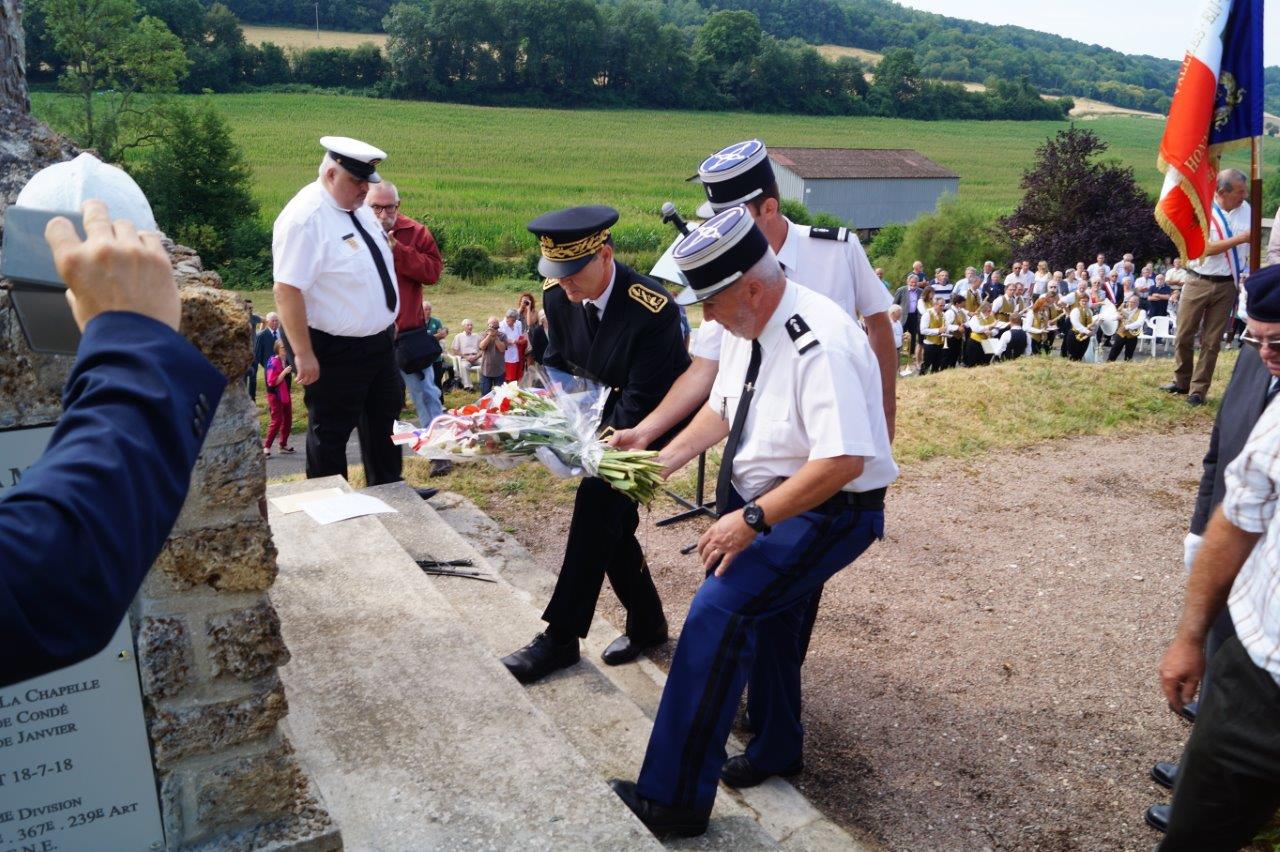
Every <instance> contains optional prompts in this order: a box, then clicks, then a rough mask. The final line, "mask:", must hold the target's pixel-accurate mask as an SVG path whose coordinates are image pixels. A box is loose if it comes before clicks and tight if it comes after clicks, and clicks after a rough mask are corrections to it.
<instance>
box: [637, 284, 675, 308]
mask: <svg viewBox="0 0 1280 852" xmlns="http://www.w3.org/2000/svg"><path fill="white" fill-rule="evenodd" d="M627 295H628V296H630V297H631V298H633V299H635V300H636V301H637V302H639V303H640V304H642V305H644V306H645V308H646V309H647V310H648V311H649V312H651V313H655V314H656V313H658V312H659V311H661V310H662V309H663V308H665V307H666V306H667V302H668V301H669V300H668V297H666V296H664V295H662V294H661V293H655V292H653V291H652V290H650V289H649V288H648V287H646V286H644V285H643V284H632V285H631V286H630V287H628V288H627Z"/></svg>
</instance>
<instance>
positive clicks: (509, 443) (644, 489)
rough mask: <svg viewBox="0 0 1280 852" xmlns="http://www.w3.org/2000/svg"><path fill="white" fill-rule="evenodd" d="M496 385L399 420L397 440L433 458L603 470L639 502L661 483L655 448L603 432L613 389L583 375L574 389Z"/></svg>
mask: <svg viewBox="0 0 1280 852" xmlns="http://www.w3.org/2000/svg"><path fill="white" fill-rule="evenodd" d="M548 387H549V388H550V389H545V390H544V389H541V388H539V389H536V390H531V389H526V388H520V387H518V386H517V385H516V384H515V382H508V383H507V384H505V385H501V386H499V387H496V388H494V389H493V390H491V391H490V392H489V393H487V394H485V395H484V396H482V397H481V398H480V399H479V400H477V401H476V402H475V403H473V404H471V405H464V406H462V407H461V408H455V409H451V410H450V411H448V412H447V413H445V414H442V415H440V416H439V417H437V418H435V419H434V420H432V421H431V423H430V424H429V425H428V426H427V428H426V429H417V428H415V427H414V426H413V425H412V424H410V423H403V422H397V423H396V427H395V432H394V433H393V434H392V436H391V440H392V442H393V443H396V444H403V445H408V446H409V447H410V448H411V449H412V450H413V451H414V452H415V453H417V454H418V455H421V456H425V457H427V458H432V459H449V460H451V461H474V460H476V459H484V460H485V461H487V462H489V463H490V464H492V465H493V466H494V467H499V468H508V467H512V466H513V465H516V464H519V463H521V462H523V461H525V460H527V459H529V458H531V457H533V458H537V459H538V460H539V461H540V462H542V463H543V465H545V466H546V467H547V469H548V470H550V471H551V472H552V473H554V474H556V475H557V476H561V477H569V476H599V477H600V478H601V479H603V480H604V481H605V482H608V483H609V484H610V485H611V486H613V487H614V488H615V489H617V490H618V491H621V492H622V493H624V494H626V495H627V496H629V497H631V498H632V499H633V500H635V501H636V502H639V503H648V502H650V501H651V500H653V498H654V496H656V494H657V492H658V488H659V487H660V486H661V485H662V464H661V463H660V462H658V461H657V458H656V457H657V455H658V454H657V453H654V452H649V451H639V450H616V449H613V448H611V447H609V446H607V445H606V444H605V443H604V441H603V440H601V437H600V436H599V434H598V432H599V429H600V420H601V416H602V413H603V411H604V405H605V401H606V400H607V399H608V388H605V387H602V386H600V385H596V384H594V383H587V382H580V383H579V384H578V385H575V386H574V387H573V388H571V389H567V388H564V387H562V386H559V385H551V384H550V383H548Z"/></svg>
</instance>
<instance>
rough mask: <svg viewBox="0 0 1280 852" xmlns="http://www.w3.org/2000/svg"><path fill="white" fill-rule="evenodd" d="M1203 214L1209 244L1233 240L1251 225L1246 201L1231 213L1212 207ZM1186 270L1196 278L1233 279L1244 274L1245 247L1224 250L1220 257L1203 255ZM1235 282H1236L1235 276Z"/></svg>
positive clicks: (1245, 265)
mask: <svg viewBox="0 0 1280 852" xmlns="http://www.w3.org/2000/svg"><path fill="white" fill-rule="evenodd" d="M1219 211H1221V214H1219ZM1207 212H1208V213H1209V240H1210V241H1212V242H1218V241H1220V240H1225V239H1228V238H1229V237H1237V236H1239V235H1240V234H1243V233H1244V232H1245V231H1247V230H1249V227H1250V225H1251V222H1250V218H1251V213H1250V208H1249V202H1247V201H1244V202H1241V204H1240V206H1239V207H1237V208H1236V209H1235V210H1222V208H1220V207H1218V206H1217V205H1216V204H1215V205H1214V206H1213V207H1211V208H1210V209H1209V210H1208V211H1207ZM1222 217H1225V218H1226V220H1227V224H1226V226H1225V227H1224V226H1223V224H1222ZM1228 232H1229V233H1228ZM1187 268H1188V269H1189V270H1191V272H1193V273H1194V274H1196V275H1237V273H1239V272H1241V271H1244V272H1248V271H1249V245H1248V244H1247V243H1246V244H1244V245H1238V246H1236V247H1235V248H1233V249H1227V250H1226V251H1224V252H1222V253H1221V254H1210V255H1205V256H1204V257H1202V258H1200V259H1199V260H1193V261H1191V262H1190V263H1188V264H1187ZM1164 280H1166V281H1168V280H1169V276H1167V275H1166V276H1165V279H1164ZM1236 280H1237V281H1238V280H1239V277H1238V276H1237V279H1236Z"/></svg>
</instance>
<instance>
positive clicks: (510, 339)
mask: <svg viewBox="0 0 1280 852" xmlns="http://www.w3.org/2000/svg"><path fill="white" fill-rule="evenodd" d="M512 323H514V325H513V324H512ZM498 333H499V334H501V335H502V336H503V337H505V338H506V339H507V348H506V349H504V350H503V351H502V362H503V363H504V364H518V363H520V347H518V346H516V341H517V340H519V339H520V336H521V335H523V334H524V323H522V322H520V320H512V322H511V323H509V322H507V321H506V320H505V319H504V320H503V321H502V322H500V323H498Z"/></svg>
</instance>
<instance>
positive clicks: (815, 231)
mask: <svg viewBox="0 0 1280 852" xmlns="http://www.w3.org/2000/svg"><path fill="white" fill-rule="evenodd" d="M809 236H811V237H813V238H814V239H815V240H836V241H838V242H842V243H847V242H848V241H849V229H848V228H810V229H809Z"/></svg>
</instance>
